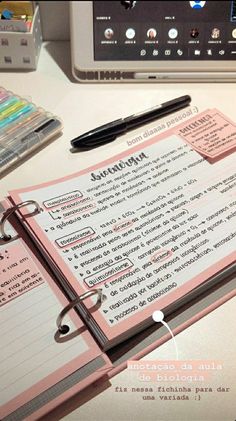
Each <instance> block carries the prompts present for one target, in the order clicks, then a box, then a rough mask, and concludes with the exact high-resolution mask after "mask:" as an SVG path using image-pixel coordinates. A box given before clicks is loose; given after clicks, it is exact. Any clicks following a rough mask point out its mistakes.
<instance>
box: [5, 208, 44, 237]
mask: <svg viewBox="0 0 236 421" xmlns="http://www.w3.org/2000/svg"><path fill="white" fill-rule="evenodd" d="M28 205H35V210H34V211H33V212H31V213H30V215H35V213H37V212H41V208H40V206H39V204H38V203H37V202H36V201H35V200H26V201H25V202H21V203H18V204H17V205H15V206H12V207H11V208H9V209H7V210H6V212H4V214H3V217H2V219H1V221H0V233H1V238H2V240H4V241H9V240H11V238H12V237H11V235H8V234H6V233H5V222H6V221H7V220H8V218H9V217H10V216H11V215H12V214H13V213H15V212H16V211H17V210H18V209H20V208H22V207H23V206H28Z"/></svg>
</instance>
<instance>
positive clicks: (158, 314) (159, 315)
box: [152, 310, 165, 322]
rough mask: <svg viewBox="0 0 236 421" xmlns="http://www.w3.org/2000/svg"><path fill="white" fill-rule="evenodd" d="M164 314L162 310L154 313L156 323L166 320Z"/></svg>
mask: <svg viewBox="0 0 236 421" xmlns="http://www.w3.org/2000/svg"><path fill="white" fill-rule="evenodd" d="M164 317H165V316H164V313H163V312H162V311H161V310H156V311H154V313H153V315H152V318H153V320H154V322H162V321H163V320H164Z"/></svg>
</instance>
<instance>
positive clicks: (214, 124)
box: [177, 109, 236, 159]
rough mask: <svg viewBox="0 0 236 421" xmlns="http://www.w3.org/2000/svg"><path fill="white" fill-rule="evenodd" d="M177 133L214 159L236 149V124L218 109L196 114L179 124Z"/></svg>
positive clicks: (198, 150) (197, 149)
mask: <svg viewBox="0 0 236 421" xmlns="http://www.w3.org/2000/svg"><path fill="white" fill-rule="evenodd" d="M177 134H178V135H179V136H180V137H181V138H183V139H184V140H185V141H186V142H187V143H188V144H190V145H191V146H192V148H193V149H195V150H196V151H197V152H199V153H200V154H201V155H204V156H206V157H209V158H212V159H213V158H219V157H222V156H223V155H225V154H228V153H230V152H233V151H235V149H236V124H235V123H234V122H233V121H232V120H230V119H229V118H228V117H227V116H225V115H224V114H222V113H221V112H220V111H219V110H217V109H211V110H207V111H204V112H202V113H200V114H198V115H196V116H194V118H192V119H190V120H188V121H187V122H185V123H184V124H182V125H181V126H178V129H177Z"/></svg>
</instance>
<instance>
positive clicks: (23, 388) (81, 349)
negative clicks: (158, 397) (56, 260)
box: [0, 205, 111, 421]
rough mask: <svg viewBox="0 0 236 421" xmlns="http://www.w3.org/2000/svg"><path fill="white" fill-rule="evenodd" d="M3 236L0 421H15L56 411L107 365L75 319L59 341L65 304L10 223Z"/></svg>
mask: <svg viewBox="0 0 236 421" xmlns="http://www.w3.org/2000/svg"><path fill="white" fill-rule="evenodd" d="M1 207H2V205H1ZM2 210H3V209H2ZM6 231H7V233H8V235H9V236H12V238H13V237H14V240H13V241H9V242H4V241H1V242H0V318H1V323H2V331H1V343H0V355H1V361H0V379H1V380H0V418H1V420H3V419H4V420H17V421H18V420H21V419H25V418H26V417H27V416H29V415H30V414H31V413H34V412H35V411H38V410H40V408H41V407H42V406H44V407H47V406H48V407H50V409H52V408H53V407H55V406H57V405H58V402H60V401H61V395H66V396H67V398H69V397H70V396H71V395H74V394H75V393H78V392H79V391H80V390H81V389H83V388H85V387H86V386H88V385H89V384H90V383H92V382H94V381H95V380H96V379H98V378H100V377H102V376H104V375H105V374H106V373H107V371H108V369H110V368H111V364H110V362H109V359H108V358H107V356H106V355H104V354H103V352H102V351H101V349H100V348H99V347H98V345H97V344H96V342H95V341H94V339H93V338H92V336H91V335H90V333H89V332H88V330H87V329H86V327H85V326H84V323H83V322H82V321H81V319H80V317H79V316H78V315H75V314H74V315H73V314H71V315H69V316H67V323H68V325H69V326H70V328H71V335H70V337H68V338H67V339H66V338H64V339H63V338H60V335H59V334H58V333H57V331H56V328H55V327H56V325H55V319H56V318H57V315H58V312H60V309H61V307H62V306H65V305H66V304H67V303H68V300H67V299H66V297H65V296H64V294H62V292H61V291H60V289H59V287H58V286H57V284H56V282H55V280H53V278H52V277H51V275H50V273H48V270H47V271H46V270H45V268H44V267H43V266H42V264H41V263H40V261H39V260H38V258H37V252H36V250H34V248H33V247H32V244H30V248H29V246H28V244H27V242H25V241H24V240H23V238H22V235H23V236H24V234H23V232H22V231H21V230H20V229H19V230H18V235H17V237H16V238H15V235H16V232H15V230H14V229H13V228H12V226H11V225H10V224H9V223H8V222H7V223H6Z"/></svg>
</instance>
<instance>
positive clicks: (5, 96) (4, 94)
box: [0, 91, 9, 104]
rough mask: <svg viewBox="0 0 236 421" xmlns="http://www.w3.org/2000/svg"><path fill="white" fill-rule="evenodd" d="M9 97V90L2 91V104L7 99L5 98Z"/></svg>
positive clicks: (0, 94)
mask: <svg viewBox="0 0 236 421" xmlns="http://www.w3.org/2000/svg"><path fill="white" fill-rule="evenodd" d="M7 98H9V94H8V93H7V92H4V91H0V104H1V103H2V101H5V99H7Z"/></svg>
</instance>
